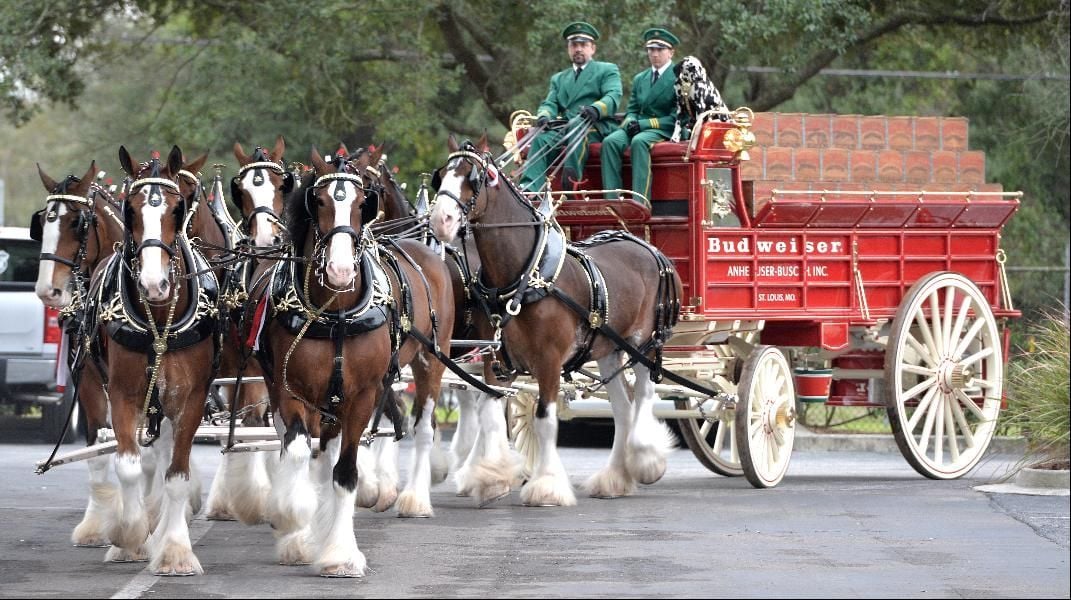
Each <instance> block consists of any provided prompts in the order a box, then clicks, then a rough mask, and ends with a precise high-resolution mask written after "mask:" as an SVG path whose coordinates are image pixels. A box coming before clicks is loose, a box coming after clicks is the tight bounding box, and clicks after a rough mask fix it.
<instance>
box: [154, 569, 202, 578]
mask: <svg viewBox="0 0 1071 600" xmlns="http://www.w3.org/2000/svg"><path fill="white" fill-rule="evenodd" d="M196 574H197V571H195V570H192V569H191V570H188V571H187V570H186V569H177V568H170V569H169V568H166V567H165V568H163V569H158V570H157V571H155V572H154V573H153V575H156V576H157V577H191V576H193V575H196Z"/></svg>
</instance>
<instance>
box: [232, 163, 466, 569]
mask: <svg viewBox="0 0 1071 600" xmlns="http://www.w3.org/2000/svg"><path fill="white" fill-rule="evenodd" d="M311 161H312V162H311V164H312V166H313V171H312V173H310V174H309V175H307V176H306V177H304V178H303V181H302V185H301V187H300V188H299V189H297V190H295V192H294V193H292V194H291V195H290V196H289V198H288V199H287V204H286V207H285V211H284V223H285V225H286V227H287V229H288V230H289V232H290V234H291V236H292V241H293V244H294V254H295V255H296V258H298V259H299V260H297V261H282V262H279V263H277V264H276V265H274V266H271V267H263V268H261V269H260V271H262V272H266V273H265V275H264V276H263V277H261V276H258V277H257V279H256V283H255V285H254V287H253V295H254V298H256V299H258V300H259V304H258V314H259V315H260V318H261V320H258V322H257V323H255V324H254V326H256V327H259V334H258V335H256V336H255V339H256V344H257V348H258V359H260V360H261V361H262V362H263V363H264V364H265V365H266V369H265V371H266V372H267V374H268V375H269V380H270V382H271V386H270V390H271V397H272V402H273V409H274V410H275V411H276V412H275V425H276V428H278V429H279V430H280V438H281V439H282V444H283V447H282V450H281V454H280V461H279V462H280V464H279V471H278V474H277V475H276V477H275V479H274V481H273V486H272V507H273V508H272V519H273V521H272V525H273V527H274V528H275V530H276V532H277V535H278V536H279V537H280V539H279V543H278V551H279V559H280V562H283V563H285V564H295V563H303V562H312V563H313V564H314V565H315V567H316V568H317V569H318V571H319V573H320V574H321V575H324V576H331V577H355V576H361V575H363V574H364V571H365V568H366V564H367V563H366V561H365V557H364V555H363V554H362V553H361V551H360V550H359V549H358V547H357V541H356V538H355V537H354V533H353V511H354V501H355V499H356V496H357V487H358V470H357V462H356V461H357V457H358V448H359V445H360V442H361V439H362V436H363V435H364V433H365V429H366V427H367V426H368V424H369V421H370V420H371V418H372V415H373V413H374V412H375V410H376V407H377V405H378V404H379V402H380V399H381V397H382V396H383V394H384V389H383V388H384V386H385V385H389V384H390V382H391V379H390V377H389V375H390V374H391V373H392V371H393V370H394V368H395V365H397V366H402V365H405V364H409V365H411V367H412V370H413V373H414V378H415V379H416V386H417V392H416V402H417V404H418V406H419V409H418V411H417V422H416V424H415V426H414V430H415V436H414V437H415V442H416V444H415V446H416V451H415V452H416V457H415V460H414V466H413V474H412V477H411V481H410V485H409V487H408V488H407V489H406V490H405V492H403V494H402V495H401V497H400V498H399V501H398V506H399V513H400V514H401V515H402V516H430V515H431V512H432V511H431V500H430V489H429V488H430V478H431V476H430V453H431V446H432V443H433V431H432V421H433V409H434V404H435V399H436V398H437V397H438V393H439V385H440V379H441V376H442V371H443V368H444V367H443V365H442V364H441V363H439V362H438V361H436V360H435V358H434V356H433V355H432V354H431V353H429V352H428V351H427V349H426V348H425V347H424V346H423V345H422V344H421V343H419V342H418V340H417V339H416V336H418V335H420V336H423V337H424V338H427V339H432V340H436V341H437V342H438V343H439V344H442V345H448V344H449V331H450V329H451V328H452V327H453V305H452V304H451V303H450V296H449V295H450V293H451V290H450V287H449V286H450V284H449V274H448V273H447V272H446V267H445V265H443V264H442V263H441V261H438V260H437V258H436V257H435V255H434V254H433V253H432V252H431V251H430V250H429V249H428V248H427V247H425V246H423V245H422V244H420V243H418V242H412V243H399V244H398V245H397V246H394V247H392V248H389V249H381V248H379V247H378V246H377V245H376V244H375V243H374V241H373V240H372V238H371V236H369V235H367V234H366V232H365V231H364V230H363V228H364V224H365V223H366V222H368V221H370V220H371V219H373V218H374V216H375V212H376V207H374V206H371V205H369V204H367V198H368V196H367V195H366V189H365V182H364V179H363V177H361V176H360V175H359V174H356V173H354V172H353V169H352V167H351V166H350V165H349V164H348V163H347V161H346V152H345V149H342V150H340V152H339V154H338V155H337V156H336V157H335V159H334V160H333V161H332V162H330V163H328V162H325V160H324V159H323V158H321V156H320V155H319V153H318V151H317V150H316V149H315V148H314V149H313V150H312V153H311ZM410 260H412V262H410ZM399 273H400V274H401V277H400V278H399ZM259 323H262V324H263V325H262V327H260V325H259ZM313 420H316V421H321V435H320V454H319V456H318V457H316V458H315V459H313V458H312V456H311V454H312V453H311V449H310V435H309V423H310V422H311V421H313ZM310 460H311V461H312V464H313V467H312V469H311V474H312V476H310V468H309V465H310ZM312 478H315V479H317V480H318V481H317V483H319V484H320V485H319V496H317V491H316V490H317V488H316V486H314V485H313V481H312ZM314 517H315V518H314Z"/></svg>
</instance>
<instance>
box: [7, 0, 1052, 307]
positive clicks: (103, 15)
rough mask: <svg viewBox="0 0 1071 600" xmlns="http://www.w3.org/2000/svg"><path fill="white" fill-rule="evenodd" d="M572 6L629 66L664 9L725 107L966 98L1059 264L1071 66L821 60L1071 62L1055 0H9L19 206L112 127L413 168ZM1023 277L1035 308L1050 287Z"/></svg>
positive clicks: (106, 162)
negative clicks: (979, 76) (364, 151)
mask: <svg viewBox="0 0 1071 600" xmlns="http://www.w3.org/2000/svg"><path fill="white" fill-rule="evenodd" d="M1038 15H1041V17H1038ZM1037 18H1040V19H1041V20H1040V21H1039V20H1036V19H1037ZM578 19H582V20H587V21H589V22H591V23H593V24H595V25H596V27H598V28H599V30H600V31H601V33H602V37H601V39H600V40H599V42H598V51H597V54H596V57H597V59H600V60H606V61H611V62H615V63H617V64H618V65H619V66H620V68H621V72H622V76H623V78H624V80H625V81H626V82H628V81H630V80H631V76H632V75H633V74H635V73H637V72H639V71H640V70H642V69H644V68H646V66H647V61H646V57H645V53H644V51H643V48H642V45H641V43H640V39H641V37H640V35H641V33H642V31H643V30H645V29H646V28H648V27H651V26H665V27H668V28H669V29H671V30H672V31H673V32H674V33H675V34H677V35H678V36H679V37H680V38H681V40H682V44H681V47H680V48H679V49H678V51H677V58H678V59H679V58H682V57H683V56H686V55H689V54H691V55H696V56H699V57H700V58H701V59H702V60H703V61H704V63H705V64H706V65H707V67H708V69H709V70H710V72H711V75H712V77H713V78H714V79H715V81H716V83H718V84H719V85H722V86H723V92H725V96H726V99H727V100H728V102H729V103H730V105H740V104H748V105H749V106H751V107H752V108H753V109H756V110H764V109H766V110H768V109H777V110H783V111H793V110H795V111H814V112H838V113H867V114H877V113H885V114H918V115H956V116H967V117H969V118H970V119H971V147H972V148H973V149H980V150H984V151H985V152H986V153H987V156H988V159H989V165H988V180H990V181H1000V182H1001V183H1003V184H1004V185H1005V188H1006V189H1022V190H1024V191H1025V192H1026V200H1025V202H1024V207H1023V210H1022V211H1021V213H1020V214H1019V215H1018V216H1017V217H1016V218H1015V219H1013V220H1012V222H1011V225H1010V226H1009V227H1008V229H1007V233H1008V235H1007V236H1006V238H1005V242H1004V246H1005V248H1006V249H1007V250H1008V251H1009V255H1010V257H1011V264H1013V265H1014V264H1047V265H1051V264H1059V257H1058V256H1057V255H1056V254H1055V253H1056V252H1058V250H1059V249H1055V250H1054V249H1053V247H1052V246H1053V245H1052V244H1049V245H1045V244H1035V243H1032V241H1031V240H1032V238H1033V236H1035V235H1038V234H1040V235H1044V236H1045V238H1044V239H1060V238H1064V239H1065V238H1066V230H1067V223H1068V220H1069V218H1068V216H1067V213H1068V208H1067V207H1068V206H1069V204H1071V201H1069V200H1068V194H1067V190H1068V188H1069V187H1071V186H1069V182H1068V175H1067V174H1068V172H1069V171H1071V168H1069V167H1068V160H1067V156H1068V150H1067V148H1068V144H1067V114H1068V108H1067V107H1068V105H1069V102H1068V98H1067V88H1068V86H1067V84H1066V81H1062V82H1051V81H1034V82H1026V83H1025V84H1022V83H1020V84H1014V83H1010V82H976V81H968V80H964V81H949V80H935V79H875V78H866V79H862V78H833V77H814V73H815V72H817V69H819V68H821V67H826V66H833V67H844V68H860V69H905V70H930V71H939V70H948V71H960V72H1002V71H1004V72H1016V73H1032V72H1053V73H1057V74H1065V75H1066V73H1067V29H1068V28H1067V9H1066V2H1061V1H1059V0H1048V1H1046V0H1030V1H1028V2H1023V3H1010V2H1003V1H999V2H986V3H978V2H973V1H970V0H955V1H951V2H949V1H945V0H911V1H909V2H898V3H873V2H863V1H862V0H766V1H763V2H744V3H741V2H738V1H735V0H732V1H729V0H671V1H668V2H667V1H666V0H622V1H620V2H615V3H603V2H595V1H594V0H530V1H529V2H525V3H521V4H513V5H508V6H507V5H503V4H502V3H501V2H499V1H497V0H454V1H451V2H445V1H443V0H412V1H406V2H397V1H396V0H393V1H388V0H368V1H363V2H361V3H358V4H354V3H349V2H342V1H331V0H329V1H326V2H320V3H312V4H310V3H308V2H305V1H303V0H262V1H260V2H255V3H252V2H245V1H242V0H213V2H199V1H197V0H90V1H86V0H52V1H50V2H43V3H25V2H24V3H16V2H7V3H0V98H2V101H3V106H4V107H5V109H6V116H7V120H8V121H9V122H11V123H15V124H22V125H25V126H26V127H27V128H28V130H29V133H24V131H26V130H15V129H12V128H11V127H10V126H6V125H3V126H0V135H2V136H3V139H4V140H5V141H6V142H7V144H5V145H4V146H5V147H3V148H0V159H3V160H2V161H0V177H3V178H4V179H5V181H6V183H7V191H8V202H7V215H6V217H7V220H8V222H11V223H22V222H24V221H25V217H26V216H28V215H29V213H30V212H31V206H32V205H35V204H37V203H38V201H39V198H40V190H39V187H40V184H39V183H38V182H37V180H36V179H37V177H36V173H35V172H34V169H33V163H34V162H35V161H40V162H42V163H43V165H44V166H46V170H49V172H50V173H59V174H64V173H66V172H78V173H81V172H83V170H84V168H85V165H86V164H88V161H89V160H91V159H96V160H97V161H98V164H99V165H100V166H101V167H102V168H104V169H105V170H108V171H110V172H111V173H113V175H114V174H117V173H118V165H117V164H116V162H117V161H116V159H115V154H116V149H117V148H118V146H119V145H120V144H125V145H126V146H127V147H128V148H130V149H131V151H133V152H135V155H136V156H144V154H145V153H146V152H148V151H149V150H150V149H163V150H165V151H166V149H167V148H169V147H170V146H171V145H172V144H178V145H179V146H180V147H181V148H182V149H183V150H184V151H185V152H186V154H187V156H188V157H189V158H193V157H195V156H197V155H199V154H201V153H203V152H207V153H208V154H209V156H210V162H223V163H227V164H228V165H230V167H231V168H233V166H234V161H233V158H232V156H231V146H232V145H233V144H234V142H236V141H237V142H241V143H242V144H243V146H245V147H246V149H247V150H249V149H251V148H252V147H254V146H256V145H270V144H271V143H272V142H273V141H274V139H275V137H276V136H278V135H280V134H282V135H284V136H285V138H286V140H287V148H288V152H287V159H288V160H291V161H294V160H296V161H301V162H307V161H308V155H309V153H310V150H311V148H312V147H313V146H315V147H316V148H317V149H318V150H319V151H321V152H327V151H330V150H333V149H334V148H335V147H336V145H337V144H338V143H339V142H343V143H345V144H347V146H349V147H351V148H353V147H356V146H362V145H366V144H369V143H384V142H386V143H389V144H390V145H391V148H392V150H391V152H390V156H391V160H392V163H393V164H395V165H397V166H398V167H399V168H400V169H401V173H400V176H401V179H402V180H403V181H409V182H411V184H415V181H416V177H417V175H418V173H420V172H422V171H427V170H429V169H431V168H433V167H434V166H436V165H437V164H438V163H439V161H441V160H442V158H443V156H444V140H445V138H446V134H447V133H448V132H455V133H459V134H460V135H461V136H463V137H476V136H479V135H480V134H481V133H483V132H484V131H486V132H487V133H488V134H489V137H490V138H491V139H492V141H497V140H500V139H501V137H502V135H503V134H504V133H505V124H506V121H507V120H508V117H509V115H510V114H511V113H512V112H513V111H514V110H517V109H521V108H525V109H528V110H532V109H534V108H535V106H536V105H538V103H539V102H540V101H541V100H542V99H543V97H544V96H545V94H546V91H547V79H548V77H549V75H550V74H551V73H553V72H555V71H558V70H561V69H562V68H564V67H565V66H567V64H568V61H567V57H566V53H565V49H564V43H563V42H562V40H561V30H562V28H563V27H564V25H565V24H566V23H568V22H570V21H573V20H578ZM979 23H983V24H979ZM749 66H765V67H774V68H775V69H776V70H777V72H772V73H757V72H754V71H746V70H744V69H742V68H743V67H749ZM626 92H627V90H626ZM34 115H37V116H36V118H33V119H32V120H29V119H31V117H33V116H34ZM1042 134H1043V135H1042ZM1050 134H1051V135H1050ZM1039 135H1041V137H1038V136H1039ZM61 172H62V173H61ZM231 172H233V171H231ZM1054 215H1056V216H1054ZM1016 294H1017V296H1016V297H1017V299H1018V297H1019V294H1023V295H1024V304H1025V305H1029V306H1031V307H1033V306H1041V305H1044V304H1046V303H1048V302H1050V299H1051V297H1054V296H1056V297H1058V296H1059V291H1058V285H1057V287H1053V286H1048V287H1042V288H1039V287H1037V286H1033V285H1029V286H1022V287H1021V288H1017V292H1016ZM1031 295H1033V297H1032V298H1031Z"/></svg>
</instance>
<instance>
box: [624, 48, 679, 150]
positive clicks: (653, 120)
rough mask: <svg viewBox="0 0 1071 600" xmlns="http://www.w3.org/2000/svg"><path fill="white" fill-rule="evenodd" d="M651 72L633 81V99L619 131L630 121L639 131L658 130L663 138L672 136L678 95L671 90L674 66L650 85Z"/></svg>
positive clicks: (643, 73) (647, 70) (636, 77)
mask: <svg viewBox="0 0 1071 600" xmlns="http://www.w3.org/2000/svg"><path fill="white" fill-rule="evenodd" d="M651 73H652V70H651V69H644V70H643V71H642V72H640V73H639V74H638V75H636V76H635V77H634V78H633V79H632V95H631V96H629V99H628V109H627V111H626V114H625V120H624V121H622V123H621V128H622V129H624V128H625V127H627V126H628V124H629V122H630V121H637V122H639V124H640V131H647V130H649V129H657V130H659V131H661V132H662V133H665V134H666V137H667V138H668V137H669V136H671V135H673V128H674V125H675V124H676V122H677V94H676V92H675V91H674V90H673V82H674V77H673V65H672V64H670V66H669V67H668V68H667V69H666V72H665V73H663V74H662V76H660V77H659V78H658V82H657V83H655V84H654V85H653V86H652V85H651Z"/></svg>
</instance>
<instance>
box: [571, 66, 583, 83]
mask: <svg viewBox="0 0 1071 600" xmlns="http://www.w3.org/2000/svg"><path fill="white" fill-rule="evenodd" d="M583 70H584V69H573V81H576V80H577V79H580V72H581V71H583Z"/></svg>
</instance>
